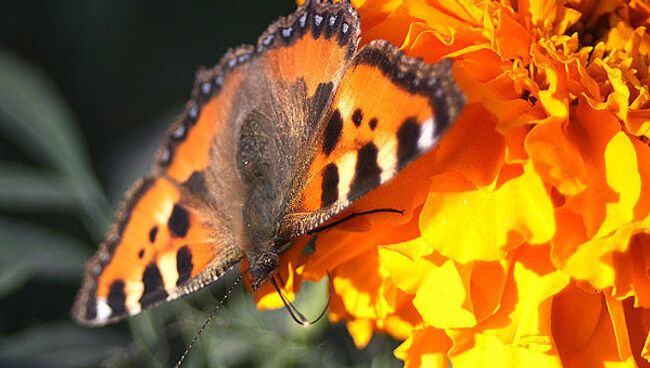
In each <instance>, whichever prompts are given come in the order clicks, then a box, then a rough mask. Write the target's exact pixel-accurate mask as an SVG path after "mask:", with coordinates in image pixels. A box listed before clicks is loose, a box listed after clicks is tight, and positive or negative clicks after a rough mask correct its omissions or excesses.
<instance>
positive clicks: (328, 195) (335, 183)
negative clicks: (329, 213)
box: [321, 163, 339, 207]
mask: <svg viewBox="0 0 650 368" xmlns="http://www.w3.org/2000/svg"><path fill="white" fill-rule="evenodd" d="M337 199H339V169H338V167H337V166H336V164H334V163H329V164H327V166H325V169H324V170H323V181H322V184H321V203H322V206H323V207H326V206H329V205H331V204H332V203H334V202H336V200H337Z"/></svg>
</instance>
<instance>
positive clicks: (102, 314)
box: [95, 298, 113, 323]
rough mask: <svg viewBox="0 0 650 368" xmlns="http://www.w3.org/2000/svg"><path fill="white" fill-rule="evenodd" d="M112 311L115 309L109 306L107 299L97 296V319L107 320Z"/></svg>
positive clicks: (98, 320)
mask: <svg viewBox="0 0 650 368" xmlns="http://www.w3.org/2000/svg"><path fill="white" fill-rule="evenodd" d="M112 313H113V310H112V309H111V307H109V306H108V303H106V300H104V299H103V298H97V317H96V318H95V321H97V322H99V323H102V322H106V321H107V320H108V318H109V317H110V316H111V314H112Z"/></svg>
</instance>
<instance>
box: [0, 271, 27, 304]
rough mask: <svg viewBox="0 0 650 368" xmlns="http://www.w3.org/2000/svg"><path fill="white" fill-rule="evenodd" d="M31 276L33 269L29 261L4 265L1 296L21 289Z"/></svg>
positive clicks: (0, 287)
mask: <svg viewBox="0 0 650 368" xmlns="http://www.w3.org/2000/svg"><path fill="white" fill-rule="evenodd" d="M30 276H31V270H30V267H29V265H28V264H27V262H17V263H13V264H6V265H3V266H2V268H1V269H0V298H2V297H3V296H5V295H8V294H10V293H11V292H12V291H14V290H18V289H20V288H21V287H22V286H23V285H24V284H25V282H27V280H29V277H30Z"/></svg>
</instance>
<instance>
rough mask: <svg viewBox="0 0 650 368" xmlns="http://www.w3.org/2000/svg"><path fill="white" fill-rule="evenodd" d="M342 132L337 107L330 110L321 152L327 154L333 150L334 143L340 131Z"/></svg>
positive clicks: (338, 137)
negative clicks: (332, 110) (330, 113)
mask: <svg viewBox="0 0 650 368" xmlns="http://www.w3.org/2000/svg"><path fill="white" fill-rule="evenodd" d="M342 132H343V119H342V118H341V112H340V111H339V110H338V109H337V110H334V112H332V116H330V119H329V121H328V122H327V126H326V127H325V137H324V140H323V153H324V154H326V155H329V154H330V153H332V151H334V148H335V147H336V144H337V143H338V142H339V140H340V139H341V133H342Z"/></svg>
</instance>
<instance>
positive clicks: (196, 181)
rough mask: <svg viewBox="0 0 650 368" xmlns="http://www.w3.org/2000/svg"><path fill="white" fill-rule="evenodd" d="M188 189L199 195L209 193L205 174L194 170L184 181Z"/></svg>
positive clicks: (203, 195)
mask: <svg viewBox="0 0 650 368" xmlns="http://www.w3.org/2000/svg"><path fill="white" fill-rule="evenodd" d="M183 186H184V187H185V188H187V190H188V191H189V192H190V193H191V194H193V195H196V196H198V197H205V196H206V195H208V186H207V184H206V183H205V176H204V175H203V173H202V172H201V171H194V172H193V173H192V175H190V177H189V178H188V179H187V181H185V183H183Z"/></svg>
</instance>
